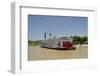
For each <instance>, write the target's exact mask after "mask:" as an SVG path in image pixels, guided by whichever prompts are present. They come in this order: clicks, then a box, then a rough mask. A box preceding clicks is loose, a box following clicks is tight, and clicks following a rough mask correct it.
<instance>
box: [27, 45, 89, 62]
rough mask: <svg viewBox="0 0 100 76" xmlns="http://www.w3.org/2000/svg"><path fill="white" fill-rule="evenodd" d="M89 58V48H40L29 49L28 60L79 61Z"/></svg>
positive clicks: (32, 47)
mask: <svg viewBox="0 0 100 76" xmlns="http://www.w3.org/2000/svg"><path fill="white" fill-rule="evenodd" d="M87 57H88V47H87V46H80V47H77V48H76V50H54V49H47V48H41V47H40V46H29V47H28V60H29V61H32V60H55V59H79V58H87Z"/></svg>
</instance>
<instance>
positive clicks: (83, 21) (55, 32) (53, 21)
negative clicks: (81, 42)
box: [28, 15, 88, 40]
mask: <svg viewBox="0 0 100 76" xmlns="http://www.w3.org/2000/svg"><path fill="white" fill-rule="evenodd" d="M45 32H46V33H47V36H49V33H52V36H57V37H63V36H74V35H78V36H87V35H88V18H87V17H75V16H47V15H28V39H29V40H42V39H44V33H45Z"/></svg>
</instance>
